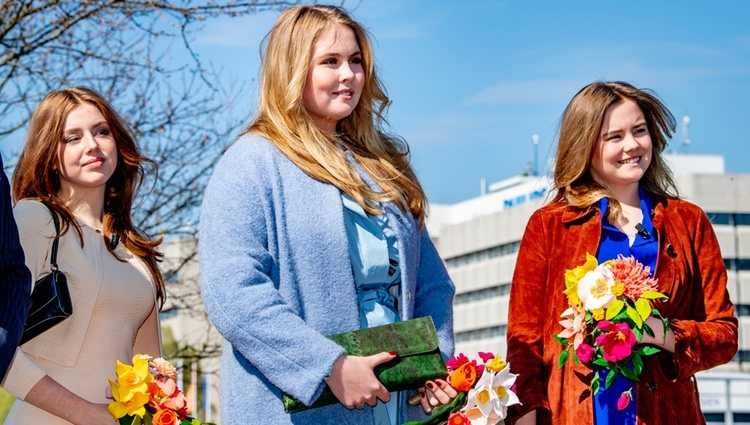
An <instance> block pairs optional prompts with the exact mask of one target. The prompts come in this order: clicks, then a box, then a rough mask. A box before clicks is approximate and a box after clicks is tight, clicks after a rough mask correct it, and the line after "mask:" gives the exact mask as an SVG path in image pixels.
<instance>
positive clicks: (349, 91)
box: [333, 89, 354, 97]
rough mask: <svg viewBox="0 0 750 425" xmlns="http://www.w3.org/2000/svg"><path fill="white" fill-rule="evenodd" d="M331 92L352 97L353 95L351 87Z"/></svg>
mask: <svg viewBox="0 0 750 425" xmlns="http://www.w3.org/2000/svg"><path fill="white" fill-rule="evenodd" d="M333 94H337V95H339V96H347V97H352V96H354V90H352V89H343V90H339V91H335V92H333Z"/></svg>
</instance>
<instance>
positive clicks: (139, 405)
mask: <svg viewBox="0 0 750 425" xmlns="http://www.w3.org/2000/svg"><path fill="white" fill-rule="evenodd" d="M109 383H110V385H111V386H112V395H114V394H115V386H116V384H115V383H114V382H113V381H112V380H111V379H110V380H109ZM146 403H148V393H146V392H140V391H137V392H131V393H129V394H127V395H126V397H125V398H124V399H120V400H117V399H115V401H113V402H112V403H109V405H108V406H107V410H108V411H109V413H110V414H111V415H112V416H114V418H115V419H120V418H121V417H123V416H127V415H130V416H138V417H141V418H142V417H143V415H145V414H146Z"/></svg>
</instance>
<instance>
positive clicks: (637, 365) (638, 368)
mask: <svg viewBox="0 0 750 425" xmlns="http://www.w3.org/2000/svg"><path fill="white" fill-rule="evenodd" d="M642 371H643V359H642V358H641V356H640V355H638V354H635V355H633V372H635V376H641V372H642Z"/></svg>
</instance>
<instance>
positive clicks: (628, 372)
mask: <svg viewBox="0 0 750 425" xmlns="http://www.w3.org/2000/svg"><path fill="white" fill-rule="evenodd" d="M620 373H622V376H624V377H626V378H628V379H630V380H631V381H634V382H637V381H638V376H637V375H636V374H635V372H634V371H633V370H632V369H630V367H629V366H625V367H621V368H620Z"/></svg>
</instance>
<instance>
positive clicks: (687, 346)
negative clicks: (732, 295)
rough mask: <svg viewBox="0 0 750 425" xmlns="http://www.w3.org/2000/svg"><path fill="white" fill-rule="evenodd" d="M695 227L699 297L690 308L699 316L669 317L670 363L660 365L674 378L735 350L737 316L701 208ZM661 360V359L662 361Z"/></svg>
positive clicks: (714, 240) (714, 362) (728, 357)
mask: <svg viewBox="0 0 750 425" xmlns="http://www.w3.org/2000/svg"><path fill="white" fill-rule="evenodd" d="M699 214H700V215H699V217H698V219H697V224H696V227H695V230H694V232H695V233H694V234H693V235H694V236H693V238H694V243H693V247H694V249H695V254H694V255H695V258H694V261H695V263H696V264H697V270H695V271H694V276H693V281H694V283H693V284H694V285H698V286H699V287H700V288H701V290H700V291H699V294H700V297H698V299H696V300H694V302H693V303H692V305H691V308H692V309H693V310H694V311H693V313H694V315H695V317H697V318H698V319H694V320H678V319H674V320H670V326H671V327H672V330H673V331H674V334H675V355H674V356H673V360H674V363H673V365H672V366H673V367H671V368H670V367H667V368H663V370H664V371H665V374H666V375H667V376H668V377H670V378H674V379H675V380H682V379H687V378H689V377H691V376H693V375H694V374H695V373H696V372H700V371H702V370H706V369H710V368H712V367H715V366H718V365H720V364H723V363H727V362H729V361H730V360H732V357H733V356H734V355H735V353H736V352H737V345H738V341H737V317H736V316H735V315H734V305H733V304H732V301H731V300H730V299H729V293H728V292H727V270H726V267H725V266H724V261H723V259H722V256H721V251H720V249H719V242H718V240H717V238H716V234H715V233H714V231H713V228H712V227H711V222H710V221H709V220H708V217H706V214H705V213H704V212H703V211H699ZM662 364H664V362H662Z"/></svg>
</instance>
